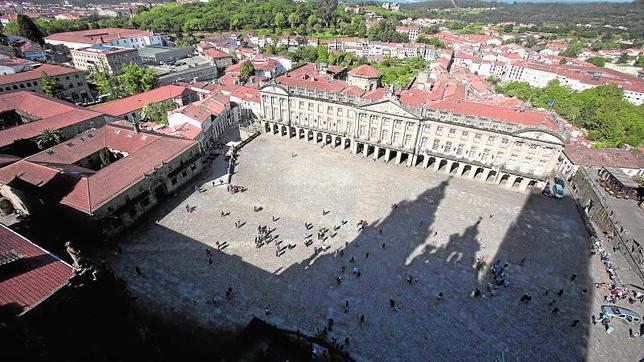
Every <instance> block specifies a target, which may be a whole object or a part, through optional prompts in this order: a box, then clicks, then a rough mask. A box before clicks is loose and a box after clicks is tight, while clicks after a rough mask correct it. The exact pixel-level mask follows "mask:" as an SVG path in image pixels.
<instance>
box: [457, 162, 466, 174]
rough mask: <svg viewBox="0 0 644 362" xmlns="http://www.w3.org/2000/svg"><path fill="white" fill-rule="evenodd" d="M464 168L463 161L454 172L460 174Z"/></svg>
mask: <svg viewBox="0 0 644 362" xmlns="http://www.w3.org/2000/svg"><path fill="white" fill-rule="evenodd" d="M464 168H465V164H464V163H463V162H461V163H459V164H458V170H456V174H457V175H458V176H461V175H462V174H463V169H464Z"/></svg>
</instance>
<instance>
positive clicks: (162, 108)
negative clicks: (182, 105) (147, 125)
mask: <svg viewBox="0 0 644 362" xmlns="http://www.w3.org/2000/svg"><path fill="white" fill-rule="evenodd" d="M175 108H177V104H176V103H174V102H171V101H168V102H160V103H159V102H150V103H148V104H146V105H145V106H144V107H143V109H142V110H141V119H143V120H144V121H146V122H154V123H157V124H162V125H168V111H171V110H173V109H175Z"/></svg>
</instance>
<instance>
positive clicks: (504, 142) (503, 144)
mask: <svg viewBox="0 0 644 362" xmlns="http://www.w3.org/2000/svg"><path fill="white" fill-rule="evenodd" d="M508 143H510V139H508V138H505V137H504V138H501V148H507V147H508Z"/></svg>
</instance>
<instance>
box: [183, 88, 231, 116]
mask: <svg viewBox="0 0 644 362" xmlns="http://www.w3.org/2000/svg"><path fill="white" fill-rule="evenodd" d="M227 106H230V99H229V98H228V97H226V96H224V95H222V94H213V95H210V96H208V97H206V98H204V99H203V100H200V101H197V102H193V103H190V104H188V105H185V106H183V107H179V108H177V109H175V110H172V111H171V113H181V114H183V115H185V116H186V117H189V118H191V119H194V120H195V121H197V122H200V123H203V122H205V121H207V120H208V119H210V116H218V115H220V114H222V113H224V111H225V110H226V107H227Z"/></svg>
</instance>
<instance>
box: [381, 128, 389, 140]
mask: <svg viewBox="0 0 644 362" xmlns="http://www.w3.org/2000/svg"><path fill="white" fill-rule="evenodd" d="M380 139H381V140H383V141H387V140H389V130H386V129H383V130H382V133H381V135H380Z"/></svg>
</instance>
